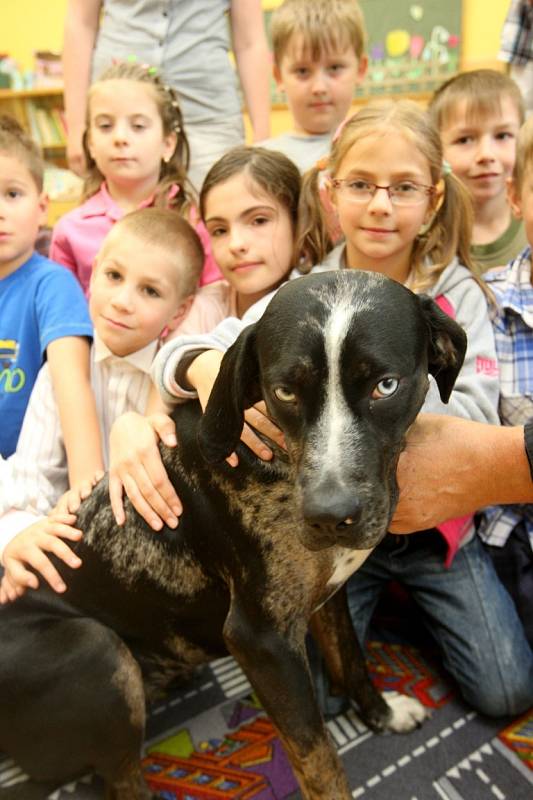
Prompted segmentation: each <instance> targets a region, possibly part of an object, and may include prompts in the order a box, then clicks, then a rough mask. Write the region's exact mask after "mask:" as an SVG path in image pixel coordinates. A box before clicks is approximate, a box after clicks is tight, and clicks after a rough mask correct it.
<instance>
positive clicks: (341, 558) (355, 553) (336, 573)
mask: <svg viewBox="0 0 533 800" xmlns="http://www.w3.org/2000/svg"><path fill="white" fill-rule="evenodd" d="M372 550H373V548H370V550H349V549H348V548H347V547H339V548H337V550H336V553H335V556H334V559H333V572H332V573H331V577H330V579H329V581H328V583H327V588H328V589H332V590H333V589H334V588H335V587H337V586H340V585H341V584H343V583H344V581H346V580H348V578H349V577H350V575H353V573H354V572H355V571H356V570H358V569H359V567H360V566H361V564H362V563H363V562H364V561H366V559H367V558H368V556H369V555H370V553H371V552H372Z"/></svg>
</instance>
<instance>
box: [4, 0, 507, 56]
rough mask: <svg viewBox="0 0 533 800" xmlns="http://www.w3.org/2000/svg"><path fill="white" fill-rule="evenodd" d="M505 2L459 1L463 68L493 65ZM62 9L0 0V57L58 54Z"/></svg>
mask: <svg viewBox="0 0 533 800" xmlns="http://www.w3.org/2000/svg"><path fill="white" fill-rule="evenodd" d="M280 2H281V0H263V5H264V6H265V8H275V7H276V6H277V5H279V3H280ZM391 2H394V0H391ZM444 2H445V0H444ZM509 2H510V0H463V50H462V55H463V66H464V67H465V68H467V69H468V68H470V69H475V68H476V67H486V66H495V65H496V54H497V52H498V45H499V37H500V31H501V27H502V23H503V20H504V17H505V14H506V11H507V8H508V6H509ZM66 6H67V0H1V11H0V21H1V24H0V53H9V54H10V55H11V56H13V57H14V58H15V59H16V60H17V61H18V62H19V63H20V64H21V66H22V67H23V69H30V68H31V67H32V63H33V58H32V54H33V51H34V50H61V43H62V38H63V18H64V14H65V8H66Z"/></svg>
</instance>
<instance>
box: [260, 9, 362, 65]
mask: <svg viewBox="0 0 533 800" xmlns="http://www.w3.org/2000/svg"><path fill="white" fill-rule="evenodd" d="M270 33H271V36H272V50H273V55H274V63H275V64H276V66H278V67H279V66H280V64H281V61H282V59H283V56H284V55H285V52H286V50H287V47H288V45H289V42H290V41H291V40H292V39H293V37H294V36H301V37H302V41H303V49H304V50H305V51H306V52H309V53H310V57H311V58H312V59H313V61H316V60H318V59H319V58H320V57H321V56H322V55H323V53H327V52H330V51H332V50H337V49H338V50H345V49H347V48H348V47H353V49H354V51H355V54H356V56H357V58H358V59H360V58H361V57H362V56H363V55H364V53H365V50H366V29H365V21H364V18H363V12H362V11H361V8H360V7H359V3H358V2H357V0H285V2H283V3H282V4H281V5H280V6H278V8H276V10H275V11H274V12H273V14H272V18H271V24H270Z"/></svg>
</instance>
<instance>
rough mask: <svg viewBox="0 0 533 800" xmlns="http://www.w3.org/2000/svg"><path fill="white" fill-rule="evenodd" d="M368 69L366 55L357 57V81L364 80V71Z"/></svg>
mask: <svg viewBox="0 0 533 800" xmlns="http://www.w3.org/2000/svg"><path fill="white" fill-rule="evenodd" d="M367 69H368V56H366V55H364V56H361V58H360V59H359V66H358V68H357V83H361V81H363V80H364V78H365V75H366V71H367Z"/></svg>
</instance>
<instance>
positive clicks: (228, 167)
mask: <svg viewBox="0 0 533 800" xmlns="http://www.w3.org/2000/svg"><path fill="white" fill-rule="evenodd" d="M241 173H243V174H245V175H246V176H247V177H249V178H250V180H251V181H252V182H253V183H254V184H255V185H256V186H258V187H259V188H260V189H261V190H262V191H263V192H264V193H265V194H267V195H268V196H269V197H272V198H273V199H274V200H276V202H278V203H279V204H280V206H282V208H284V209H285V211H286V212H287V213H288V215H289V217H290V219H291V222H292V228H293V231H294V234H295V235H296V230H297V224H298V203H299V198H300V188H301V176H300V172H299V170H298V167H297V166H296V165H295V164H294V162H293V161H291V160H290V159H289V158H287V156H285V155H283V153H280V152H278V151H277V150H267V149H266V148H265V147H247V146H245V145H243V146H239V147H233V148H232V149H231V150H229V151H228V152H227V153H226V154H225V155H223V156H222V158H220V159H219V160H218V161H217V162H216V163H215V164H213V166H212V167H211V169H210V170H209V172H208V173H207V175H206V177H205V180H204V182H203V185H202V189H201V192H200V203H199V205H200V215H201V217H202V219H203V220H204V221H205V205H206V199H207V195H208V194H209V192H210V191H211V189H213V188H214V187H215V186H218V184H220V183H224V182H225V181H227V180H229V179H230V178H232V177H233V176H234V175H239V174H241ZM293 266H294V263H293Z"/></svg>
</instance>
